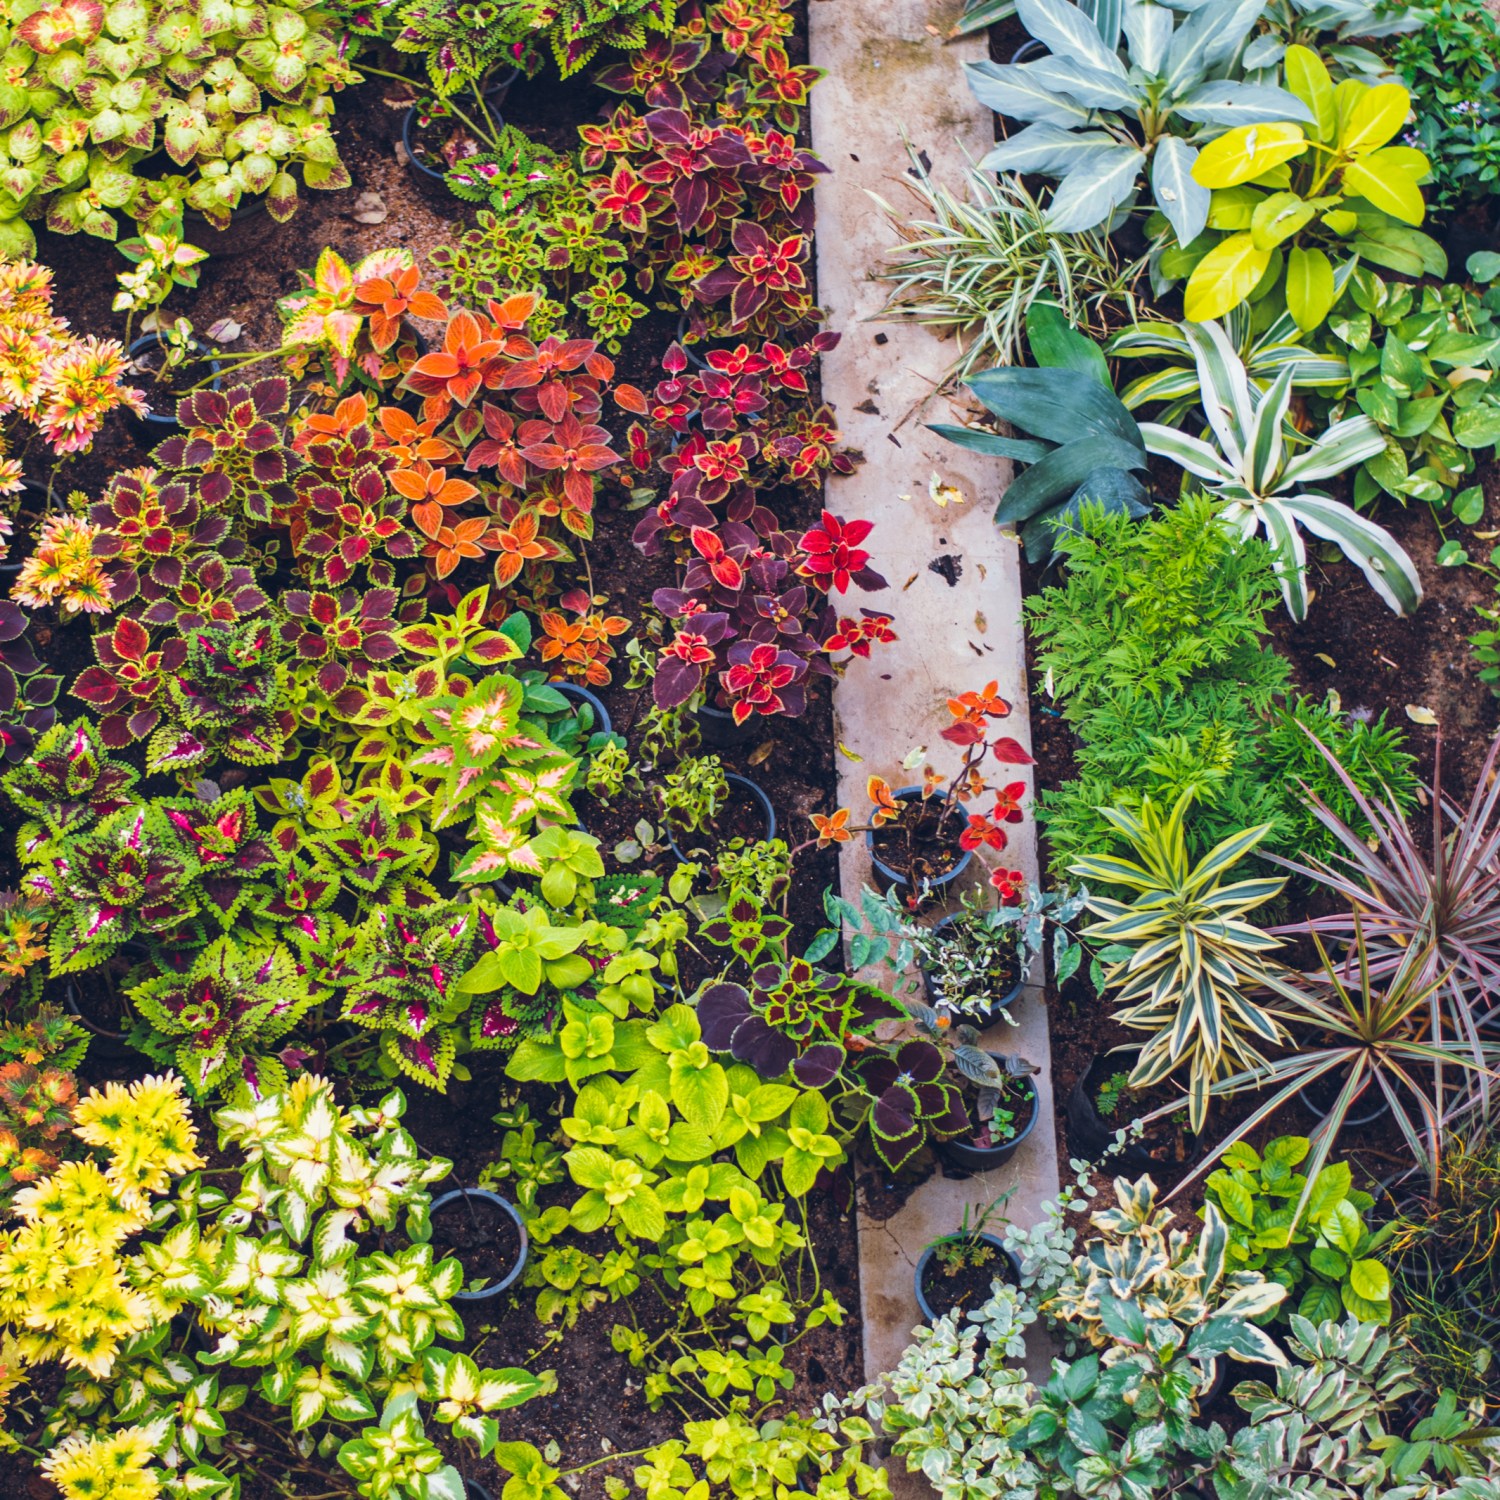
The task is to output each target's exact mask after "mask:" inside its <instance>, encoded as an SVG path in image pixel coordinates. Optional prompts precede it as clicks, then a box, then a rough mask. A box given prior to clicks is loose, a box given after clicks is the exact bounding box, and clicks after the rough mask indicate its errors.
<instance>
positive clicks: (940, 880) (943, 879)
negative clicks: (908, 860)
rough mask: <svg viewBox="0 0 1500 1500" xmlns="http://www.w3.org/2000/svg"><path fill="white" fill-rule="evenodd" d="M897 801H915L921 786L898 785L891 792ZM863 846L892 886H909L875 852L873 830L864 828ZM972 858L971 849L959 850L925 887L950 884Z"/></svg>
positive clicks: (908, 883)
mask: <svg viewBox="0 0 1500 1500" xmlns="http://www.w3.org/2000/svg"><path fill="white" fill-rule="evenodd" d="M892 795H893V796H894V797H895V799H896V800H897V801H898V802H917V801H919V800H920V799H921V796H922V788H921V787H919V786H900V787H897V788H896V790H895V792H894V793H892ZM865 848H866V849H867V850H869V852H870V864H871V865H872V866H873V867H874V868H875V870H876V871H877V872H878V873H879V874H880V875H881V877H882V878H883V879H885V880H888V881H889V882H890V883H891V884H892V885H893V886H899V887H902V888H906V887H909V886H910V885H911V882H910V881H909V880H908V879H907V878H906V876H905V875H903V874H902V873H901V872H900V871H899V870H893V869H892V868H891V867H890V866H889V865H888V864H886V863H885V862H884V861H883V860H882V859H880V858H879V857H878V856H877V855H876V853H875V830H874V829H873V828H869V829H866V830H865ZM973 858H974V851H973V850H972V849H963V850H960V852H959V856H958V862H957V864H955V865H954V866H953V868H952V869H951V870H949V871H948V872H947V873H946V874H943V875H938V876H936V877H934V878H933V879H932V880H929V881H928V882H927V889H928V890H932V891H940V890H942V889H943V888H944V887H945V886H950V885H952V884H953V882H954V881H955V880H957V879H958V877H959V876H960V875H962V874H963V872H964V871H965V870H967V869H968V868H969V861H970V860H972V859H973Z"/></svg>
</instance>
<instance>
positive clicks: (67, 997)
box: [63, 979, 125, 1042]
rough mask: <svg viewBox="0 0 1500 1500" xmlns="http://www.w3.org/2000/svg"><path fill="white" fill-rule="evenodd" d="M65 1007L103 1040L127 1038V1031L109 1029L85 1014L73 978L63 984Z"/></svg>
mask: <svg viewBox="0 0 1500 1500" xmlns="http://www.w3.org/2000/svg"><path fill="white" fill-rule="evenodd" d="M63 1008H64V1009H65V1010H66V1011H67V1012H68V1014H69V1015H70V1016H72V1017H73V1018H74V1019H75V1020H76V1021H77V1022H78V1024H79V1025H80V1026H82V1027H83V1028H84V1029H85V1030H86V1031H89V1032H91V1033H92V1034H93V1035H94V1036H96V1037H98V1038H99V1039H100V1040H101V1041H106V1042H123V1041H124V1040H125V1033H124V1032H123V1031H109V1030H107V1029H106V1028H105V1027H103V1026H101V1025H99V1023H98V1022H97V1021H91V1020H89V1018H88V1017H87V1016H86V1015H84V1013H83V1006H82V1005H81V1004H80V1002H79V998H78V990H77V988H76V986H75V985H74V984H73V981H72V980H71V979H70V980H69V981H68V982H67V983H66V984H65V985H64V986H63Z"/></svg>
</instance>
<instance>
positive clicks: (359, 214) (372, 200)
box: [353, 193, 391, 224]
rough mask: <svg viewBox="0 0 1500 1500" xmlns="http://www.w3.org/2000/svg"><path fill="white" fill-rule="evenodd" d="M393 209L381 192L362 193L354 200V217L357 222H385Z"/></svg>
mask: <svg viewBox="0 0 1500 1500" xmlns="http://www.w3.org/2000/svg"><path fill="white" fill-rule="evenodd" d="M390 216H391V211H390V209H388V208H387V207H386V206H385V199H384V198H382V197H381V196H380V194H379V193H361V194H360V195H359V197H357V198H356V199H355V200H354V213H353V219H354V222H355V223H356V224H384V223H385V221H386V220H387V219H388V218H390Z"/></svg>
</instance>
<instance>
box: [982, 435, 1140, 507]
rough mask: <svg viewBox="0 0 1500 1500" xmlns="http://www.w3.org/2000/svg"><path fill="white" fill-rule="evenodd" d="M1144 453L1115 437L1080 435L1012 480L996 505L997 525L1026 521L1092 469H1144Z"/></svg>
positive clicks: (1083, 477) (1062, 495)
mask: <svg viewBox="0 0 1500 1500" xmlns="http://www.w3.org/2000/svg"><path fill="white" fill-rule="evenodd" d="M1145 467H1146V455H1145V454H1144V453H1143V452H1142V451H1141V450H1140V449H1139V448H1137V447H1136V446H1135V445H1134V444H1133V443H1127V442H1125V441H1123V440H1122V439H1120V438H1117V437H1105V436H1093V437H1082V438H1078V439H1076V440H1075V441H1074V442H1071V443H1067V444H1065V445H1064V446H1063V447H1061V448H1058V449H1056V450H1055V451H1054V452H1052V453H1049V454H1048V455H1047V457H1046V458H1044V459H1042V461H1041V462H1040V463H1035V464H1032V466H1031V467H1030V468H1029V469H1027V470H1026V472H1025V473H1024V474H1018V475H1017V476H1016V477H1015V478H1014V479H1012V480H1011V482H1010V486H1009V488H1007V490H1006V491H1005V494H1004V495H1003V496H1002V497H1001V499H1000V504H999V505H998V506H996V508H995V523H996V525H1000V526H1004V525H1008V524H1010V523H1012V522H1015V521H1026V520H1029V519H1030V518H1031V517H1032V516H1034V515H1036V513H1037V512H1038V511H1040V510H1043V509H1045V508H1046V507H1047V506H1049V505H1053V504H1055V503H1056V502H1057V501H1058V500H1060V499H1062V498H1063V497H1064V496H1066V495H1071V494H1072V493H1073V491H1074V490H1076V489H1077V488H1078V486H1079V485H1080V484H1082V483H1083V482H1084V480H1085V479H1087V478H1088V476H1089V475H1090V474H1091V473H1093V471H1094V470H1095V469H1103V468H1112V469H1132V468H1135V469H1144V468H1145Z"/></svg>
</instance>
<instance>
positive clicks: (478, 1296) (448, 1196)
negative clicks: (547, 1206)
mask: <svg viewBox="0 0 1500 1500" xmlns="http://www.w3.org/2000/svg"><path fill="white" fill-rule="evenodd" d="M460 1198H480V1199H482V1200H483V1201H484V1202H486V1203H495V1204H498V1205H499V1206H500V1207H501V1208H503V1209H504V1210H505V1212H506V1213H508V1214H509V1215H510V1217H511V1219H512V1221H513V1222H514V1224H515V1226H516V1233H517V1234H518V1235H520V1237H521V1248H520V1250H518V1251H517V1252H516V1263H515V1265H513V1266H512V1267H511V1268H510V1271H509V1272H508V1273H507V1274H506V1275H505V1276H504V1277H503V1278H502V1279H501V1280H499V1281H497V1282H495V1283H494V1284H493V1285H492V1286H486V1287H481V1288H480V1289H479V1290H478V1291H477V1292H471V1291H469V1290H468V1289H467V1288H466V1289H465V1290H464V1291H461V1292H454V1294H453V1300H454V1301H455V1302H482V1301H484V1300H485V1299H486V1298H489V1297H498V1296H499V1295H500V1293H501V1292H503V1291H505V1290H506V1289H507V1288H508V1287H511V1286H513V1285H514V1284H515V1282H516V1280H517V1278H518V1277H519V1276H520V1274H521V1272H522V1271H524V1270H525V1269H526V1257H527V1255H528V1253H529V1252H530V1248H531V1239H530V1237H529V1236H528V1235H527V1233H526V1225H525V1224H524V1223H523V1222H522V1221H521V1215H520V1213H519V1212H518V1211H517V1209H516V1206H515V1204H513V1203H512V1202H510V1200H509V1199H507V1198H502V1197H501V1196H500V1194H499V1193H492V1192H490V1191H489V1189H488V1188H454V1189H453V1190H452V1191H451V1192H447V1193H444V1194H443V1195H442V1196H441V1197H440V1198H434V1199H433V1200H432V1208H431V1209H430V1210H429V1213H430V1214H436V1213H437V1211H438V1210H439V1209H440V1208H442V1207H444V1206H445V1205H446V1204H449V1203H454V1202H456V1201H457V1200H458V1199H460Z"/></svg>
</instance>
